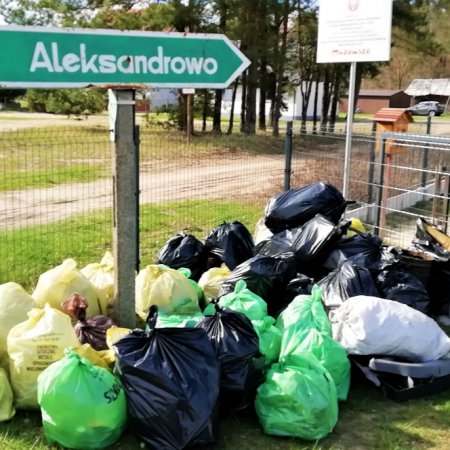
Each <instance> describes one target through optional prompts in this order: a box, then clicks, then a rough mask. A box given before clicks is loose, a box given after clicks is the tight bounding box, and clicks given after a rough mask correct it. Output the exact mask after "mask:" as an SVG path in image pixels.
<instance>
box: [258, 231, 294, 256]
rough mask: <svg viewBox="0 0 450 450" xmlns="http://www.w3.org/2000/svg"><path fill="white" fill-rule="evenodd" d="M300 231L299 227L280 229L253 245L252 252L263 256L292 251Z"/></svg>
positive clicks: (278, 254)
mask: <svg viewBox="0 0 450 450" xmlns="http://www.w3.org/2000/svg"><path fill="white" fill-rule="evenodd" d="M301 232H302V228H301V227H299V228H292V229H291V230H283V231H280V232H279V233H276V234H274V235H272V236H271V237H270V239H267V240H265V241H261V242H259V243H258V244H257V245H255V247H254V249H253V252H254V254H255V255H264V256H280V255H282V254H283V253H287V252H292V251H293V249H292V245H293V243H294V241H295V239H296V237H297V236H299V235H300V233H301Z"/></svg>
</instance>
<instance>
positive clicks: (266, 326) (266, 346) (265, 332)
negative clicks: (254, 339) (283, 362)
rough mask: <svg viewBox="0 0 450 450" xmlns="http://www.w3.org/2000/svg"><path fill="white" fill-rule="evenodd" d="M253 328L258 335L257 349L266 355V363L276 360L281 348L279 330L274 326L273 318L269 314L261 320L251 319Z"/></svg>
mask: <svg viewBox="0 0 450 450" xmlns="http://www.w3.org/2000/svg"><path fill="white" fill-rule="evenodd" d="M251 322H252V325H253V328H254V329H255V331H256V334H257V335H258V337H259V351H260V352H261V353H262V354H263V355H264V356H265V357H266V363H267V364H272V363H273V362H275V361H278V358H279V356H280V348H281V337H282V334H281V331H280V330H279V329H278V328H277V327H276V326H275V319H274V318H273V317H270V316H266V317H264V319H263V320H252V321H251Z"/></svg>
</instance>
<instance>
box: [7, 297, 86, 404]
mask: <svg viewBox="0 0 450 450" xmlns="http://www.w3.org/2000/svg"><path fill="white" fill-rule="evenodd" d="M7 343H8V355H9V373H10V378H11V386H12V388H13V392H14V400H15V406H16V408H18V409H37V408H38V407H39V406H38V403H37V377H38V375H39V374H40V373H41V372H42V371H43V370H44V369H46V368H47V367H48V366H49V365H50V364H52V363H54V362H55V361H58V360H60V359H61V358H62V357H63V355H64V349H65V348H66V347H78V346H79V345H80V344H79V342H78V339H77V336H76V334H75V331H74V329H73V327H72V322H71V320H70V317H69V316H68V315H67V314H64V313H62V312H60V311H58V310H57V309H55V308H52V307H51V306H50V305H48V304H46V305H45V306H44V308H43V309H37V308H36V309H32V310H31V311H30V312H29V314H28V319H27V320H26V321H25V322H22V323H19V324H18V325H16V326H15V327H13V328H12V329H11V331H10V332H9V334H8V339H7Z"/></svg>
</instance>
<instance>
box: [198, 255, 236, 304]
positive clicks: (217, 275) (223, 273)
mask: <svg viewBox="0 0 450 450" xmlns="http://www.w3.org/2000/svg"><path fill="white" fill-rule="evenodd" d="M230 273H231V271H230V269H229V268H228V267H227V266H226V265H225V264H222V265H221V266H220V267H213V268H211V269H209V270H207V271H206V272H205V273H204V274H203V275H202V276H201V277H200V280H198V284H199V286H200V287H201V288H202V289H203V294H204V296H205V301H206V303H210V302H211V300H212V299H213V298H214V297H217V296H218V295H219V289H220V286H222V283H223V282H224V280H225V278H226V277H227V276H228V275H229V274H230Z"/></svg>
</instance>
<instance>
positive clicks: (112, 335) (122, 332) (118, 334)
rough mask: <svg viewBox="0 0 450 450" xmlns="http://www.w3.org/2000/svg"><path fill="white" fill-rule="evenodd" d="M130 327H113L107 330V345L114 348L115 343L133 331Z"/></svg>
mask: <svg viewBox="0 0 450 450" xmlns="http://www.w3.org/2000/svg"><path fill="white" fill-rule="evenodd" d="M131 331H132V330H131V329H130V328H121V327H111V328H108V329H107V330H106V345H107V346H108V347H109V349H110V350H112V349H113V345H114V344H115V343H116V342H117V341H120V340H121V339H122V338H124V337H125V336H127V335H129V334H130V333H131Z"/></svg>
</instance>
